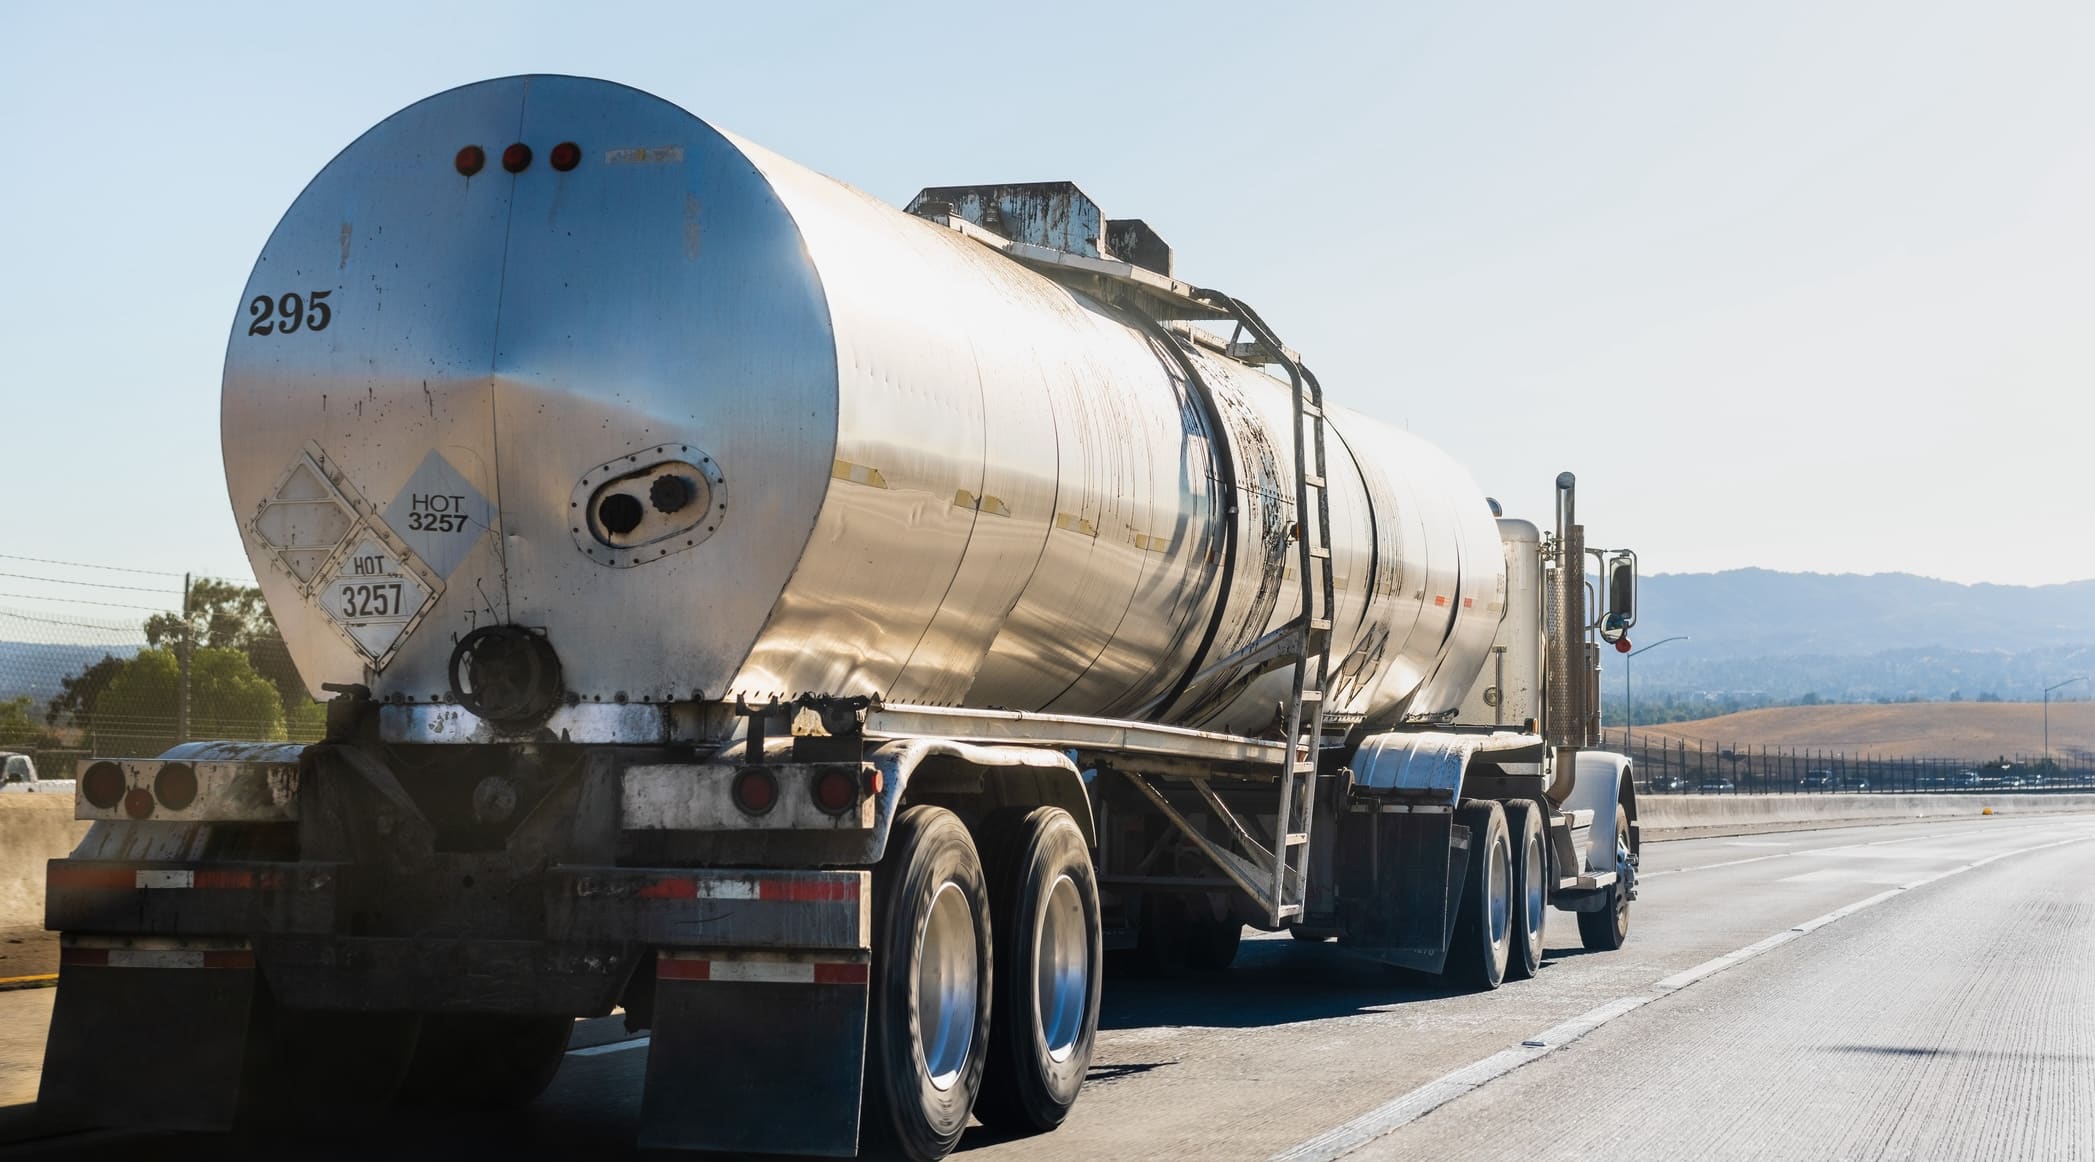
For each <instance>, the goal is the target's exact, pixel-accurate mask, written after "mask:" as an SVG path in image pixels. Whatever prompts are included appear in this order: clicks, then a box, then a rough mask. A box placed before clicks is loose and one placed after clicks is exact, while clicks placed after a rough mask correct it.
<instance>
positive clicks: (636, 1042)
mask: <svg viewBox="0 0 2095 1162" xmlns="http://www.w3.org/2000/svg"><path fill="white" fill-rule="evenodd" d="M653 1036H654V1035H653V1034H651V1033H643V1034H641V1035H640V1036H638V1037H635V1038H633V1039H632V1040H631V1041H613V1042H611V1043H610V1044H609V1045H591V1046H590V1047H589V1048H587V1049H570V1050H568V1051H567V1055H568V1056H569V1057H601V1056H603V1055H604V1054H606V1053H619V1052H623V1051H625V1050H627V1049H641V1048H645V1047H646V1046H647V1043H648V1042H649V1041H650V1040H652V1039H653Z"/></svg>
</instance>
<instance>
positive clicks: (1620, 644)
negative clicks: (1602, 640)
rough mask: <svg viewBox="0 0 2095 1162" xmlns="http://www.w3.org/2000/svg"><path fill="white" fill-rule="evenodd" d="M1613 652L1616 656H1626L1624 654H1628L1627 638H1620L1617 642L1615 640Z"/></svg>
mask: <svg viewBox="0 0 2095 1162" xmlns="http://www.w3.org/2000/svg"><path fill="white" fill-rule="evenodd" d="M1615 652H1616V653H1618V654H1626V653H1628V652H1629V639H1628V638H1620V639H1617V640H1616V642H1615Z"/></svg>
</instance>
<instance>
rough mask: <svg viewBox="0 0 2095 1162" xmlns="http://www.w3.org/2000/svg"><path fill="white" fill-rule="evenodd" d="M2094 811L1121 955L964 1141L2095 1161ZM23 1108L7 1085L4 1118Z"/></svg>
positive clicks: (628, 1106) (1309, 1154)
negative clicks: (1344, 947)
mask: <svg viewBox="0 0 2095 1162" xmlns="http://www.w3.org/2000/svg"><path fill="white" fill-rule="evenodd" d="M2090 839H2095V816H2054V817H2044V818H2012V817H1999V816H1996V817H1990V818H1971V819H1965V820H1957V821H1952V822H1928V823H1918V824H1904V825H1891V826H1877V827H1862V828H1850V829H1843V830H1827V831H1809V832H1789V833H1781V834H1761V835H1753V836H1743V837H1735V838H1714V839H1693V840H1679V841H1671V842H1665V843H1652V844H1648V845H1646V847H1645V854H1644V861H1643V862H1644V868H1645V879H1644V887H1643V892H1642V896H1641V898H1640V899H1639V900H1638V902H1637V904H1636V906H1635V908H1634V910H1633V912H1632V921H1631V922H1632V930H1631V934H1630V941H1629V945H1628V946H1627V947H1626V948H1624V949H1623V950H1622V951H1620V952H1615V953H1604V954H1595V953H1586V952H1584V951H1583V950H1582V949H1580V948H1579V946H1578V937H1577V926H1576V924H1575V923H1574V922H1573V918H1572V917H1571V916H1570V915H1568V914H1565V913H1554V914H1553V916H1554V917H1555V918H1554V919H1553V921H1552V923H1551V925H1550V928H1549V934H1548V935H1549V939H1548V944H1549V945H1550V951H1549V956H1548V959H1547V960H1546V961H1545V964H1544V966H1543V969H1542V971H1541V972H1540V973H1539V974H1538V975H1537V976H1536V978H1535V979H1533V980H1530V981H1521V982H1516V983H1512V984H1508V985H1507V986H1505V987H1503V988H1501V989H1499V990H1497V991H1496V992H1491V993H1463V992H1458V991H1453V990H1449V989H1445V988H1442V987H1441V986H1440V985H1439V984H1438V982H1436V981H1434V980H1432V979H1429V978H1420V977H1417V976H1413V975H1409V974H1404V973H1399V972H1396V971H1393V970H1388V969H1384V968H1382V967H1380V966H1377V965H1372V964H1366V963H1362V962H1358V961H1354V960H1351V959H1349V958H1348V957H1346V956H1345V955H1344V954H1342V953H1341V952H1339V951H1338V950H1337V949H1335V948H1333V947H1332V946H1330V945H1307V944H1299V943H1297V942H1295V941H1293V940H1291V939H1289V938H1287V937H1286V936H1280V937H1267V936H1260V937H1255V938H1247V939H1246V940H1245V942H1244V946H1243V952H1242V954H1241V956H1240V957H1239V959H1238V962H1237V964H1236V966H1235V967H1234V968H1232V969H1231V970H1229V971H1227V972H1224V973H1219V974H1214V975H1211V976H1205V977H1194V978H1190V979H1185V980H1178V981H1154V980H1138V979H1119V978H1115V979H1112V980H1109V981H1108V984H1107V989H1106V994H1105V1005H1104V1015H1103V1021H1102V1024H1103V1029H1102V1031H1101V1033H1100V1037H1099V1043H1098V1051H1097V1054H1096V1056H1095V1057H1094V1059H1093V1063H1092V1071H1091V1078H1090V1081H1089V1083H1088V1084H1087V1086H1086V1088H1085V1091H1084V1095H1083V1097H1082V1098H1081V1099H1080V1101H1079V1102H1078V1104H1077V1107H1076V1109H1075V1111H1074V1112H1073V1113H1072V1114H1071V1117H1070V1120H1069V1122H1068V1123H1067V1124H1066V1125H1064V1126H1063V1127H1062V1129H1060V1130H1058V1131H1056V1132H1055V1133H1053V1134H1048V1135H1041V1136H1037V1137H1029V1138H1017V1139H1008V1140H1000V1139H998V1138H995V1137H993V1136H991V1135H990V1134H988V1133H987V1132H986V1131H984V1130H981V1129H980V1128H978V1129H976V1130H974V1131H971V1132H970V1134H969V1136H968V1137H967V1138H965V1139H964V1140H963V1142H962V1145H961V1152H960V1154H959V1155H957V1156H960V1157H969V1158H976V1159H981V1160H983V1162H1001V1160H1003V1159H1007V1158H1009V1159H1017V1158H1028V1157H1033V1158H1047V1157H1053V1158H1055V1159H1058V1160H1066V1159H1069V1158H1157V1157H1170V1158H1176V1159H1183V1158H1203V1159H1206V1158H1216V1159H1268V1158H1276V1157H1285V1158H1288V1159H1293V1160H1300V1162H1309V1160H1312V1159H1335V1158H1342V1157H1355V1158H1385V1157H1414V1156H1427V1157H1452V1158H1470V1157H1476V1158H1487V1157H1489V1158H1504V1157H1532V1158H1538V1159H1544V1158H1590V1157H1601V1156H1605V1157H1609V1158H1624V1157H1680V1156H1693V1157H1713V1158H1732V1157H1736V1158H1757V1157H1769V1158H1909V1157H1911V1158H2033V1157H2042V1158H2073V1157H2095V1070H2091V1069H2090V1068H2089V1066H2090V1064H2091V1062H2095V972H2091V971H2090V970H2089V968H2088V965H2089V964H2090V956H2089V953H2090V952H2095V896H2090V894H2089V893H2088V891H2087V889H2086V888H2085V886H2084V885H2086V884H2088V883H2090V882H2095V844H2091V843H2089V842H2087V841H2088V840H2090ZM48 996H49V993H48V991H47V990H40V991H39V992H37V993H4V994H0V1030H4V1031H5V1032H4V1033H0V1105H4V1104H5V1103H6V1102H8V1101H21V1100H26V1097H25V1095H26V1094H29V1093H33V1080H34V1076H35V1064H36V1063H35V1060H34V1059H33V1057H32V1058H31V1059H30V1060H26V1061H25V1060H19V1058H20V1057H22V1056H23V1055H24V1054H25V1053H31V1052H33V1046H34V1045H36V1044H38V1043H40V1040H41V1038H40V1035H38V1034H37V1033H36V1032H35V1028H36V1027H37V1026H40V1023H41V1021H43V1020H44V1019H46V1017H45V1014H47V1012H48V1003H49V1002H48ZM645 1057H646V1045H645V1041H644V1040H643V1039H632V1038H628V1037H627V1035H626V1034H624V1033H623V1032H622V1031H621V1030H620V1029H619V1028H618V1026H617V1022H616V1021H615V1020H610V1021H594V1022H581V1023H579V1024H578V1026H577V1033H576V1040H575V1042H574V1049H573V1050H572V1051H571V1052H570V1053H569V1055H568V1058H567V1060H566V1062H565V1064H564V1065H563V1067H562V1069H561V1072H560V1075H559V1077H558V1078H556V1079H555V1081H554V1083H553V1085H552V1087H551V1089H549V1090H548V1091H547V1093H546V1095H545V1096H544V1097H543V1098H542V1099H541V1100H540V1101H539V1102H538V1104H537V1105H536V1106H534V1107H532V1109H531V1110H529V1111H528V1112H526V1113H524V1114H521V1115H511V1116H508V1117H504V1118H492V1117H485V1116H464V1115H455V1116H442V1115H411V1114H402V1115H400V1116H398V1117H396V1118H393V1119H391V1120H388V1121H385V1122H383V1123H379V1124H374V1125H371V1126H367V1127H362V1128H361V1129H360V1130H359V1131H358V1132H357V1133H356V1134H355V1135H354V1136H352V1137H349V1138H339V1137H334V1138H327V1139H320V1138H313V1139H305V1140H296V1141H291V1140H284V1139H267V1140H263V1139H235V1138H220V1137H178V1136H169V1135H151V1136H140V1135H108V1134H97V1135H86V1136H72V1137H67V1138H57V1139H45V1140H40V1141H18V1142H16V1143H15V1144H14V1145H13V1146H12V1147H10V1148H9V1150H10V1152H11V1153H14V1154H19V1155H21V1156H24V1157H49V1158H82V1157H110V1156H140V1157H145V1156H151V1157H153V1158H155V1159H163V1158H166V1159H177V1158H192V1157H193V1158H212V1159H220V1158H226V1157H255V1158H363V1157H373V1156H380V1155H382V1156H385V1157H389V1158H451V1157H458V1156H464V1155H466V1154H471V1155H473V1156H502V1157H511V1158H550V1157H563V1158H564V1157H588V1158H602V1157H616V1156H621V1155H625V1154H629V1153H630V1152H631V1142H632V1137H633V1128H634V1123H635V1120H636V1118H637V1114H638V1110H639V1098H640V1076H641V1068H642V1065H643V1064H644V1061H645ZM25 1086H26V1087H27V1088H25ZM27 1113H28V1111H27V1110H26V1109H22V1108H17V1109H15V1110H8V1109H0V1134H4V1133H5V1132H6V1131H7V1127H9V1126H16V1127H19V1126H22V1125H25V1124H27V1122H26V1118H25V1115H27ZM10 1114H12V1115H14V1116H12V1117H10V1116H9V1115H10Z"/></svg>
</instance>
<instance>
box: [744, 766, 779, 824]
mask: <svg viewBox="0 0 2095 1162" xmlns="http://www.w3.org/2000/svg"><path fill="white" fill-rule="evenodd" d="M733 792H734V796H735V806H737V807H740V808H742V810H743V811H745V812H747V813H749V814H751V815H762V814H763V813H764V812H766V811H769V810H771V808H772V805H773V804H775V803H777V802H778V780H777V779H774V778H772V777H771V772H770V771H767V770H765V769H764V768H762V767H745V768H743V769H742V771H741V772H740V773H738V774H737V775H736V776H735V783H734V787H733Z"/></svg>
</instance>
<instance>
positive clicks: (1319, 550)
mask: <svg viewBox="0 0 2095 1162" xmlns="http://www.w3.org/2000/svg"><path fill="white" fill-rule="evenodd" d="M1309 555H1310V556H1312V557H1315V558H1317V559H1319V560H1323V561H1329V560H1330V559H1331V550H1330V549H1327V548H1325V547H1324V546H1322V545H1311V546H1310V547H1309Z"/></svg>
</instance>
